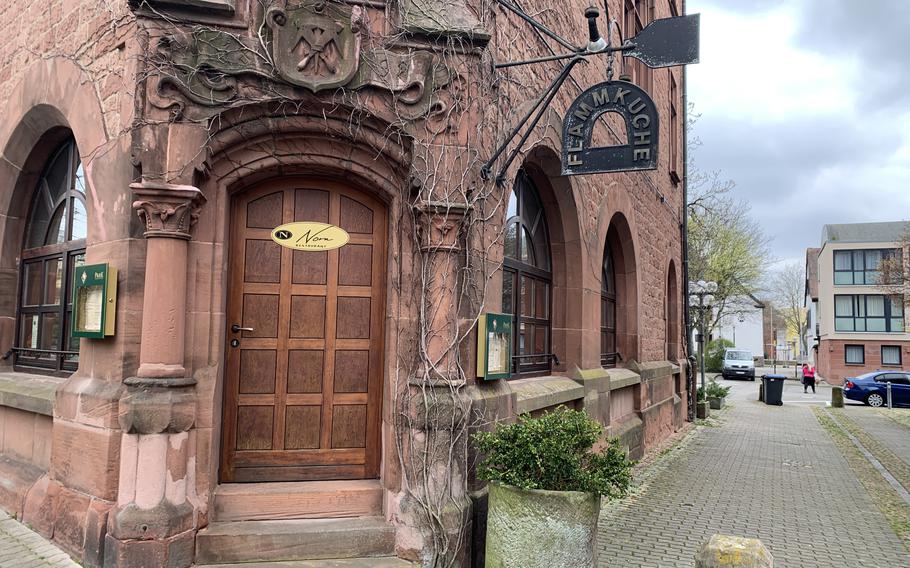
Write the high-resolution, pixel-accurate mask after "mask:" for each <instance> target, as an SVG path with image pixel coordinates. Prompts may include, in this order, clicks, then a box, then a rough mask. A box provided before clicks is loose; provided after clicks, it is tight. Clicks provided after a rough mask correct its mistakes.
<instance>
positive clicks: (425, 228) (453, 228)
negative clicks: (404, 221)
mask: <svg viewBox="0 0 910 568" xmlns="http://www.w3.org/2000/svg"><path fill="white" fill-rule="evenodd" d="M414 209H415V211H416V212H417V221H418V223H419V224H420V235H421V239H420V250H421V251H423V252H429V251H449V252H456V251H458V250H459V248H460V243H459V240H458V235H459V233H460V232H461V222H462V220H463V219H464V218H465V216H467V214H468V211H469V210H470V207H469V206H468V205H466V204H464V203H449V202H442V201H429V202H424V203H420V204H418V205H416V206H415V208H414Z"/></svg>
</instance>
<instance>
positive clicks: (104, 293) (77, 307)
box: [72, 264, 117, 339]
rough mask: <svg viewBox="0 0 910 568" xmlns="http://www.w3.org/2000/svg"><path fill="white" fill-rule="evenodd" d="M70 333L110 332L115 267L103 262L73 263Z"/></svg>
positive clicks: (114, 303) (101, 335)
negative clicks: (80, 264) (71, 326)
mask: <svg viewBox="0 0 910 568" xmlns="http://www.w3.org/2000/svg"><path fill="white" fill-rule="evenodd" d="M73 280H74V282H73V331H72V336H73V337H91V338H95V339H99V338H104V337H106V336H108V335H114V314H116V312H117V269H116V268H111V267H110V266H108V265H107V264H87V265H83V266H77V267H76V269H75V271H74V273H73Z"/></svg>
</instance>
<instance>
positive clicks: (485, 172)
mask: <svg viewBox="0 0 910 568" xmlns="http://www.w3.org/2000/svg"><path fill="white" fill-rule="evenodd" d="M580 61H584V57H582V56H580V55H576V56H575V57H574V58H573V59H572V60H571V61H569V62H568V63H566V64H565V66H563V68H562V72H560V74H559V75H558V76H557V77H556V79H554V80H553V82H552V83H550V86H549V87H548V88H547V90H546V91H544V93H543V95H541V96H540V98H538V99H537V102H535V103H534V106H533V107H531V109H530V110H529V111H528V113H527V114H526V115H525V116H524V117H523V118H522V119H521V121H519V123H518V124H517V125H516V126H515V128H513V129H512V132H510V133H509V135H508V137H506V139H505V140H504V141H503V143H502V144H501V145H500V146H499V148H498V149H497V150H496V152H495V153H494V154H493V156H492V157H491V158H490V159H489V160H488V161H487V163H486V164H484V165H483V166H482V167H481V168H480V175H481V177H483V179H490V172H492V171H493V164H494V163H495V162H496V160H497V159H499V156H501V155H502V153H503V152H504V151H505V149H506V147H507V146H508V145H509V143H510V142H511V141H512V139H514V138H515V136H516V135H517V134H518V131H519V130H521V128H522V126H524V125H525V123H526V122H528V119H530V118H531V115H534V118H533V119H531V123H530V124H529V125H528V127H527V128H526V129H525V132H524V134H522V135H521V138H520V139H519V141H518V144H517V145H516V146H515V148H513V149H512V151H511V152H509V156H508V158H506V162H505V164H503V166H502V167H501V168H500V169H499V173H498V174H496V184H497V185H502V184H503V182H504V181H505V173H506V171H507V170H508V169H509V166H511V165H512V162H513V161H514V160H515V157H516V156H518V152H520V151H521V147H522V146H524V143H525V142H527V140H528V138H529V137H530V136H531V132H532V131H533V130H534V128H535V127H536V126H537V123H538V122H540V119H541V117H542V116H543V113H544V112H545V111H546V110H547V107H548V106H549V105H550V102H551V101H552V100H553V97H555V96H556V93H557V92H559V89H560V88H561V87H562V84H563V83H565V82H566V79H568V78H569V74H570V73H571V72H572V68H573V67H575V65H577V64H578V63H579V62H580ZM535 112H536V114H535Z"/></svg>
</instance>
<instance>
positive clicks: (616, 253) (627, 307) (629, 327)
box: [604, 212, 639, 366]
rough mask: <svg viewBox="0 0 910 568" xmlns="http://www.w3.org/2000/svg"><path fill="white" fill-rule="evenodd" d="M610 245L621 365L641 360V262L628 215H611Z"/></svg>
mask: <svg viewBox="0 0 910 568" xmlns="http://www.w3.org/2000/svg"><path fill="white" fill-rule="evenodd" d="M607 246H609V247H610V252H611V254H612V256H613V267H614V271H615V274H616V328H617V329H616V347H617V350H618V352H619V355H620V357H621V360H620V364H621V365H622V366H625V364H627V363H628V362H629V361H632V360H635V361H638V360H639V336H638V321H639V317H638V310H639V305H638V297H639V294H638V280H639V278H638V263H637V259H636V250H637V247H636V245H635V233H634V232H633V230H632V228H631V226H630V225H629V221H628V219H627V217H626V216H625V215H624V214H623V213H621V212H617V213H614V214H613V216H612V217H610V223H609V225H608V228H607V231H606V236H605V238H604V247H607Z"/></svg>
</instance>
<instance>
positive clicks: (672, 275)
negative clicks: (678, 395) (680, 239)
mask: <svg viewBox="0 0 910 568" xmlns="http://www.w3.org/2000/svg"><path fill="white" fill-rule="evenodd" d="M664 294H665V296H664V333H665V334H666V340H665V343H666V348H665V352H664V353H665V357H666V358H667V360H668V361H674V362H675V361H677V359H679V339H680V334H679V279H678V277H677V275H676V263H675V262H674V261H673V260H670V265H669V266H668V267H667V287H666V290H665V291H664Z"/></svg>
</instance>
